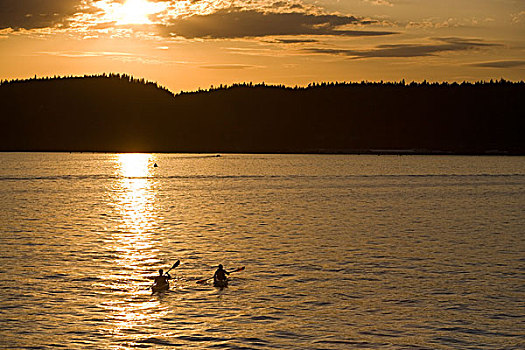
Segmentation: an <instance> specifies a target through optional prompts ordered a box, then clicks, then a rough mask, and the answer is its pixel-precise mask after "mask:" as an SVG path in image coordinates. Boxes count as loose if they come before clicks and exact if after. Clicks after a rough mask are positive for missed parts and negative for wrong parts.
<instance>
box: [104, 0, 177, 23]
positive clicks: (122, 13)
mask: <svg viewBox="0 0 525 350" xmlns="http://www.w3.org/2000/svg"><path fill="white" fill-rule="evenodd" d="M98 6H99V7H100V8H102V9H103V10H104V11H105V12H106V17H107V19H108V20H111V21H115V22H116V23H117V24H118V25H125V24H151V20H150V18H149V16H151V15H153V14H155V13H159V12H162V11H164V10H165V9H166V8H167V5H166V3H165V2H150V1H148V0H126V2H124V3H123V4H120V3H108V2H101V3H100V4H99V5H98Z"/></svg>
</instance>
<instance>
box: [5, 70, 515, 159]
mask: <svg viewBox="0 0 525 350" xmlns="http://www.w3.org/2000/svg"><path fill="white" fill-rule="evenodd" d="M524 93H525V83H524V82H510V81H506V80H503V79H501V80H498V81H489V82H482V81H480V82H474V83H471V82H463V83H455V82H453V83H448V82H442V83H433V82H432V83H431V82H426V81H424V82H420V83H417V82H411V83H406V82H405V81H404V80H402V81H399V82H366V81H363V82H330V83H323V82H321V83H311V84H309V85H308V86H304V87H299V86H295V87H288V86H283V85H268V84H265V83H258V84H254V83H250V82H248V83H237V84H232V85H219V86H215V87H210V88H208V89H199V90H197V91H193V92H179V93H177V94H173V93H172V92H170V91H169V90H168V89H166V88H164V87H161V86H159V85H158V84H156V83H153V82H148V81H145V80H144V79H136V78H134V77H132V76H130V75H126V74H112V73H110V74H101V75H86V76H82V77H48V78H33V79H27V80H4V81H1V82H0V105H1V108H2V113H1V115H2V116H1V117H0V123H1V131H0V137H1V139H0V150H2V151H109V152H271V153H273V152H286V153H366V152H394V153H395V152H400V153H401V152H415V153H452V154H487V153H494V154H525V141H524V138H523V136H522V135H523V134H524V131H525V128H524V126H525V116H524V114H525V113H524V106H523V104H524V102H523V96H525V94H524Z"/></svg>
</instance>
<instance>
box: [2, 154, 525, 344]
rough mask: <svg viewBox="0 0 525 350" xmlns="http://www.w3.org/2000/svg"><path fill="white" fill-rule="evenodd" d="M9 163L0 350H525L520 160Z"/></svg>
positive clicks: (122, 157) (98, 157)
mask: <svg viewBox="0 0 525 350" xmlns="http://www.w3.org/2000/svg"><path fill="white" fill-rule="evenodd" d="M0 162H1V165H2V166H1V168H0V199H1V201H0V222H1V231H0V251H1V253H0V348H5V349H7V348H8V349H55V348H60V347H63V348H66V349H75V348H82V349H136V348H156V349H171V348H193V349H211V348H217V349H275V348H281V349H353V348H359V349H375V348H381V349H411V348H413V349H459V348H460V349H522V348H524V347H525V331H524V330H525V236H524V233H525V211H524V208H525V157H499V156H497V157H496V156H494V157H488V156H487V157H481V156H480V157H475V156H471V157H463V156H395V155H391V156H373V155H242V154H225V155H221V156H220V157H218V156H216V155H206V154H87V153H84V154H79V153H73V154H68V153H0ZM155 164H157V166H155ZM177 260H180V265H179V266H178V267H176V268H175V269H173V270H172V271H171V272H170V274H171V275H172V277H173V278H174V281H172V283H171V285H172V288H171V290H170V291H168V292H166V293H160V294H153V295H152V294H151V291H150V289H149V286H150V285H151V283H152V277H154V276H155V275H157V274H158V273H157V270H158V269H159V268H163V269H165V270H166V269H168V268H169V267H170V266H172V265H173V264H174V263H175V262H176V261H177ZM218 264H223V265H224V266H225V268H226V269H227V270H235V269H237V268H239V267H242V266H245V267H246V268H245V270H244V271H239V272H235V273H232V274H231V275H230V277H231V279H230V284H229V286H228V287H227V288H224V289H218V288H215V287H213V285H212V284H211V283H208V284H197V283H196V281H197V280H199V279H203V278H207V277H211V276H212V275H213V273H214V271H215V269H216V267H217V265H218Z"/></svg>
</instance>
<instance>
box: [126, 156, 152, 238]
mask: <svg viewBox="0 0 525 350" xmlns="http://www.w3.org/2000/svg"><path fill="white" fill-rule="evenodd" d="M152 169H153V160H152V155H151V154H120V155H119V156H118V169H117V171H118V173H119V175H120V176H121V181H120V188H119V189H118V190H119V194H120V195H119V197H118V209H119V211H120V213H121V215H122V217H123V218H124V224H125V225H126V226H127V228H128V230H129V231H131V232H135V233H140V232H144V231H146V230H148V229H150V228H151V226H152V224H154V222H153V217H152V216H153V215H152V213H153V212H154V204H155V191H154V189H153V188H152V181H151V179H149V178H148V177H149V176H151V175H152V171H153V170H152Z"/></svg>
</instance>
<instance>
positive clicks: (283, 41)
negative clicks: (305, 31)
mask: <svg viewBox="0 0 525 350" xmlns="http://www.w3.org/2000/svg"><path fill="white" fill-rule="evenodd" d="M318 42H319V40H315V39H275V40H272V41H270V43H275V44H304V43H318Z"/></svg>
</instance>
